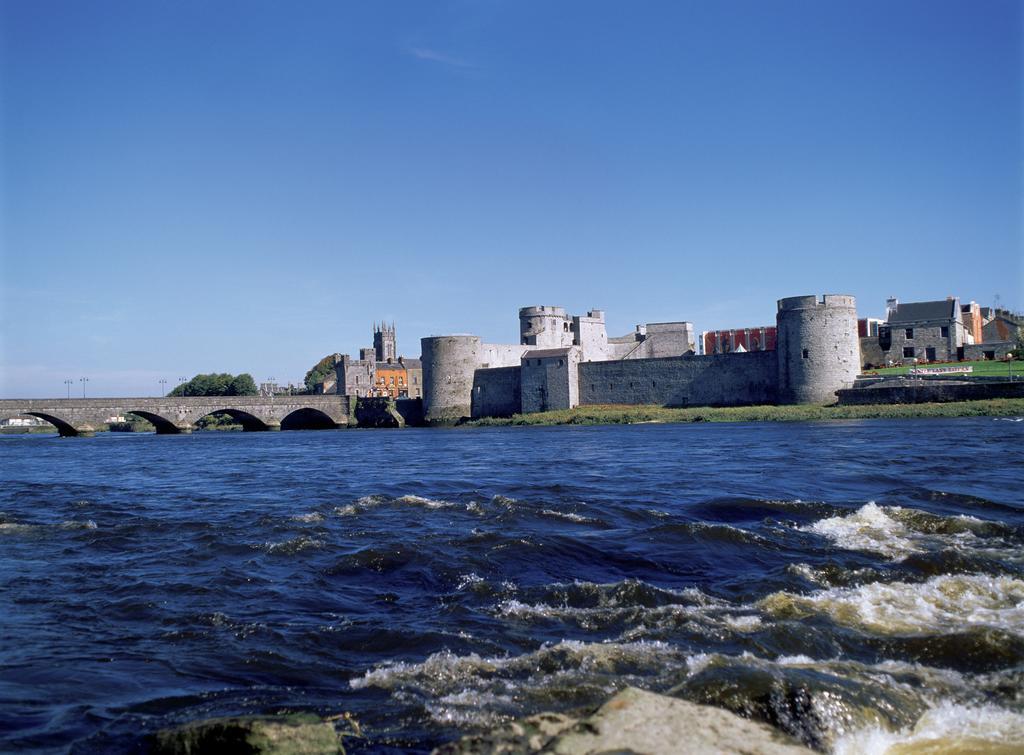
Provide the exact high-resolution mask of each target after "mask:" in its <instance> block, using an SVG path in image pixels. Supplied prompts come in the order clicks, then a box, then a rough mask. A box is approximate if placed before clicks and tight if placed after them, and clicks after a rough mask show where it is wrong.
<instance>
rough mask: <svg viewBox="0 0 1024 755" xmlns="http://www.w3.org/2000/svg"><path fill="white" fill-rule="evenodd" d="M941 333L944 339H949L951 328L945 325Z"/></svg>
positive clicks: (940, 330)
mask: <svg viewBox="0 0 1024 755" xmlns="http://www.w3.org/2000/svg"><path fill="white" fill-rule="evenodd" d="M939 333H940V334H941V335H942V337H943V338H949V326H948V325H943V326H942V327H941V328H940V329H939Z"/></svg>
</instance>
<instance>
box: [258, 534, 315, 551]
mask: <svg viewBox="0 0 1024 755" xmlns="http://www.w3.org/2000/svg"><path fill="white" fill-rule="evenodd" d="M323 547H324V541H323V540H317V539H315V538H311V537H305V536H300V537H295V538H292V539H291V540H284V541H282V542H280V543H270V542H267V543H264V544H263V549H264V550H265V551H266V552H267V553H278V554H284V555H291V554H293V553H301V552H302V551H305V550H311V549H316V548H323Z"/></svg>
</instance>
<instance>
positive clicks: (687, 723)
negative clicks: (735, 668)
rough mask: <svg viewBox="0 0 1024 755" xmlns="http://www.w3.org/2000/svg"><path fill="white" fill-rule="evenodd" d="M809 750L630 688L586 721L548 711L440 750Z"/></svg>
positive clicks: (747, 753) (804, 753) (555, 754)
mask: <svg viewBox="0 0 1024 755" xmlns="http://www.w3.org/2000/svg"><path fill="white" fill-rule="evenodd" d="M609 752H615V753H645V754H647V755H669V754H670V753H672V754H674V753H679V752H687V753H696V754H703V753H707V754H708V755H710V754H711V753H739V754H740V755H810V753H811V752H812V751H811V750H808V749H807V748H805V747H803V746H802V745H800V744H798V743H797V742H796V741H795V740H793V739H790V738H789V737H788V736H786V735H785V734H782V733H781V732H778V731H776V730H775V729H772V728H771V727H769V726H766V725H765V724H761V723H757V722H754V721H748V720H747V719H745V718H740V717H739V716H737V715H736V714H734V713H730V712H729V711H725V710H721V709H720V708H712V707H709V706H706V705H697V704H695V703H691V702H687V701H685V700H679V699H677V698H674V697H665V696H664V695H656V694H654V693H653V692H644V691H643V690H639V689H635V688H632V687H630V688H627V689H624V690H623V691H622V692H619V693H618V694H617V695H615V697H613V698H612V699H611V700H609V701H608V702H606V703H605V704H604V705H602V706H601V707H600V708H598V710H597V711H596V712H595V713H594V714H593V715H591V716H589V717H587V718H583V719H579V720H575V719H571V718H568V717H566V716H562V715H558V714H552V713H542V714H540V715H537V716H531V717H530V718H526V719H523V720H521V721H516V722H514V723H511V724H507V725H506V726H502V727H500V728H498V729H495V730H494V731H492V732H490V733H487V734H481V735H473V736H469V737H465V738H463V739H462V740H460V741H458V742H452V743H450V744H447V745H444V746H442V747H439V748H438V749H436V750H434V754H433V755H476V754H478V753H479V754H481V755H482V754H483V753H495V754H497V753H501V754H502V755H528V754H530V753H551V754H552V755H587V753H609Z"/></svg>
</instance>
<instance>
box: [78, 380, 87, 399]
mask: <svg viewBox="0 0 1024 755" xmlns="http://www.w3.org/2000/svg"><path fill="white" fill-rule="evenodd" d="M78 382H80V383H81V384H82V398H85V384H86V383H88V382H89V378H87V377H80V378H78Z"/></svg>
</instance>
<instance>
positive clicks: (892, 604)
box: [757, 574, 1024, 635]
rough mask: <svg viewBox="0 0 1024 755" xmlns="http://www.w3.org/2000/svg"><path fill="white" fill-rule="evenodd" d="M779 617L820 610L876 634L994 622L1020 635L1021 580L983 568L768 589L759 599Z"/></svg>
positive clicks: (1023, 628)
mask: <svg viewBox="0 0 1024 755" xmlns="http://www.w3.org/2000/svg"><path fill="white" fill-rule="evenodd" d="M757 605H758V607H759V608H761V609H762V610H764V611H766V612H768V613H770V614H773V615H781V616H783V617H789V616H801V615H810V614H814V613H821V614H825V615H827V616H829V617H830V618H831V619H832V620H833V621H835V622H836V623H837V624H842V625H844V626H850V627H854V628H857V629H862V630H866V631H869V632H873V633H876V634H884V635H893V634H908V635H920V634H928V633H940V634H950V633H956V632H960V631H963V630H965V629H970V628H974V627H994V628H998V629H1002V630H1005V631H1008V632H1011V633H1013V634H1018V635H1024V580H1020V579H1014V578H1012V577H1005V576H1004V577H994V576H988V575H984V574H970V575H942V576H938V577H932V578H931V579H929V580H927V581H926V582H920V583H908V582H889V583H881V582H876V583H872V584H866V585H860V586H858V587H837V588H832V589H829V590H822V591H819V592H814V593H811V594H810V595H794V594H792V593H787V592H777V593H772V594H771V595H769V596H767V597H766V598H764V599H762V600H761V601H759V603H758V604H757Z"/></svg>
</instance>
